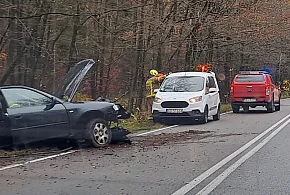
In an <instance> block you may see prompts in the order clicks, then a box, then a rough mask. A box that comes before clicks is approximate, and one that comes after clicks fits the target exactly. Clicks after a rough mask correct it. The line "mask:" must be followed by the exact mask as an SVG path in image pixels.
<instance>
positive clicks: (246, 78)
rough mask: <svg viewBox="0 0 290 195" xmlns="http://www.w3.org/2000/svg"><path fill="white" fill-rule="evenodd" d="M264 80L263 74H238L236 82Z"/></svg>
mask: <svg viewBox="0 0 290 195" xmlns="http://www.w3.org/2000/svg"><path fill="white" fill-rule="evenodd" d="M263 81H265V78H264V75H262V74H261V75H239V76H237V78H236V82H263Z"/></svg>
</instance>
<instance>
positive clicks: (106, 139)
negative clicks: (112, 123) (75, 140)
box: [87, 118, 112, 147]
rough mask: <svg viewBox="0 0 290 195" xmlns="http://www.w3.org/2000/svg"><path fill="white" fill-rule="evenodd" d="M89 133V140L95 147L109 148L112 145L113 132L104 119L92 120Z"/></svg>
mask: <svg viewBox="0 0 290 195" xmlns="http://www.w3.org/2000/svg"><path fill="white" fill-rule="evenodd" d="M87 132H88V140H89V142H90V143H91V144H92V145H93V146H94V147H102V146H107V145H109V144H110V143H111V139H112V131H111V129H110V127H109V126H108V123H107V122H106V121H105V120H103V119H100V118H95V119H92V120H90V121H89V122H88V124H87Z"/></svg>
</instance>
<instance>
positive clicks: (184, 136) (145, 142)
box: [132, 130, 212, 147]
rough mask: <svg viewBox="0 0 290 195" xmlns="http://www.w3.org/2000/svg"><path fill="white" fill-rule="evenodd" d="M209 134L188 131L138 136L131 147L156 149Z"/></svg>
mask: <svg viewBox="0 0 290 195" xmlns="http://www.w3.org/2000/svg"><path fill="white" fill-rule="evenodd" d="M211 133H212V132H211V131H199V130H188V131H184V132H178V133H161V134H159V135H147V136H140V137H134V138H133V139H132V141H133V142H132V145H133V146H140V147H151V146H153V147H156V146H162V145H168V144H172V143H178V142H184V141H188V140H198V139H203V138H205V137H208V136H210V135H211Z"/></svg>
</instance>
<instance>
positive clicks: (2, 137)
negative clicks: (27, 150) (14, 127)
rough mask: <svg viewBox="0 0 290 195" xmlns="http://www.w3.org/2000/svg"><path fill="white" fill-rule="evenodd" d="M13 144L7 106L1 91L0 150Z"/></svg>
mask: <svg viewBox="0 0 290 195" xmlns="http://www.w3.org/2000/svg"><path fill="white" fill-rule="evenodd" d="M11 144H12V136H11V129H10V125H9V119H8V117H7V110H6V104H5V100H4V98H3V95H2V93H1V90H0V148H1V147H5V146H10V145H11Z"/></svg>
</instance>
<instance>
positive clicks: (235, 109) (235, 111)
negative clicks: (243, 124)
mask: <svg viewBox="0 0 290 195" xmlns="http://www.w3.org/2000/svg"><path fill="white" fill-rule="evenodd" d="M232 110H233V113H239V111H240V106H237V105H232Z"/></svg>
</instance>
